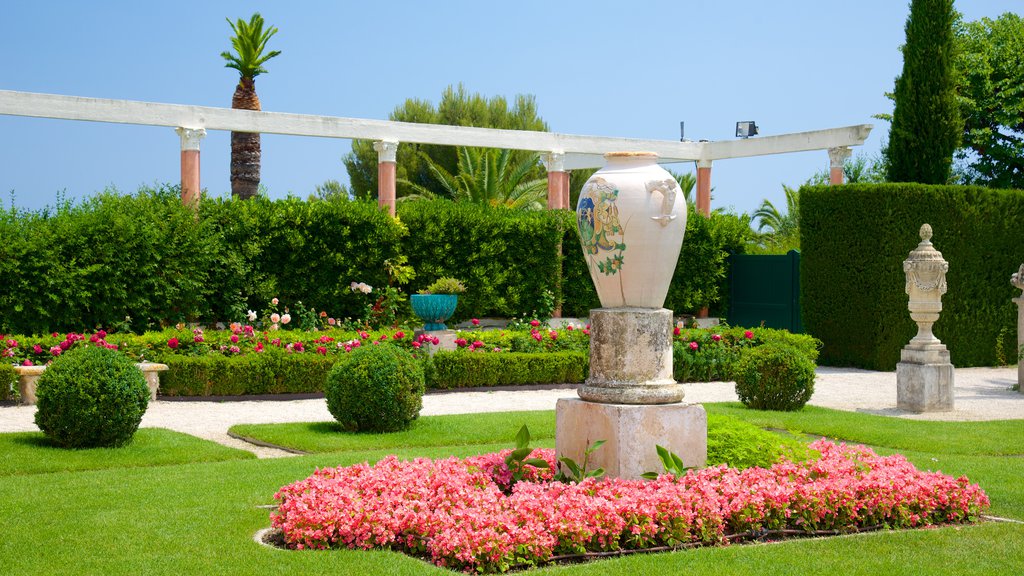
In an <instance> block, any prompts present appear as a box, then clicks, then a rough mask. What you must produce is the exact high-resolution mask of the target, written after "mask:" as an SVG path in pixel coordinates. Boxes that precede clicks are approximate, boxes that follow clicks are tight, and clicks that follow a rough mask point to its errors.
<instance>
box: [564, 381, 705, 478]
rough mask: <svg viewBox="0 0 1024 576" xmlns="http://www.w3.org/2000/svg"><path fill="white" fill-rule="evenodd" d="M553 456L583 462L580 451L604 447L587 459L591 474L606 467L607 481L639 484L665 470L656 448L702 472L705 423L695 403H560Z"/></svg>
mask: <svg viewBox="0 0 1024 576" xmlns="http://www.w3.org/2000/svg"><path fill="white" fill-rule="evenodd" d="M556 414H557V420H556V430H557V433H556V437H555V454H556V455H557V457H559V458H561V457H564V456H567V457H569V458H572V459H573V460H575V461H576V462H577V463H578V464H582V463H583V452H584V450H586V449H587V446H589V445H590V444H592V443H593V442H595V441H597V440H604V441H605V444H604V445H603V446H601V447H600V448H598V449H597V450H596V451H594V453H593V454H591V455H590V460H589V461H588V463H587V468H588V469H589V470H595V469H597V468H604V470H605V474H607V476H608V477H611V478H631V479H639V478H640V475H641V474H643V473H644V472H658V473H661V472H662V471H663V469H664V468H663V466H662V464H661V460H660V459H659V458H658V453H657V450H656V449H655V446H656V445H661V446H664V447H665V448H668V449H669V450H670V451H672V452H675V453H676V454H678V455H679V457H680V458H682V459H683V464H684V465H686V466H694V467H698V468H700V467H703V466H704V465H705V464H706V463H707V457H708V418H707V414H706V413H705V412H704V407H703V406H701V405H699V404H683V403H675V404H660V405H653V406H637V405H629V404H600V403H597V402H586V401H583V400H578V399H576V398H561V399H559V400H558V404H557V405H556Z"/></svg>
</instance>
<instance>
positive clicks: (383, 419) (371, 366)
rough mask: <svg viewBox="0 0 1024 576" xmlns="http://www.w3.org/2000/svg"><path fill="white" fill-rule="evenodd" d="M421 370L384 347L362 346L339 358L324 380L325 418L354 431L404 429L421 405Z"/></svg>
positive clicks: (409, 359) (397, 351) (395, 350)
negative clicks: (334, 420) (327, 415)
mask: <svg viewBox="0 0 1024 576" xmlns="http://www.w3.org/2000/svg"><path fill="white" fill-rule="evenodd" d="M424 387H425V384H424V377H423V367H422V366H420V364H419V363H418V362H417V361H416V359H415V358H413V357H412V355H411V354H409V353H408V352H406V351H405V350H402V349H401V348H398V347H396V346H390V345H377V346H363V347H360V348H356V349H355V350H352V351H351V352H349V353H347V354H344V355H343V356H342V357H341V360H339V361H338V363H337V364H335V365H334V368H333V369H331V373H330V374H329V375H328V377H327V384H326V386H325V387H324V396H326V398H327V409H328V410H330V411H331V415H333V416H334V418H335V419H336V420H337V421H338V422H339V423H340V424H341V425H342V426H343V427H344V428H346V429H348V430H357V431H360V432H394V431H396V430H404V429H406V428H408V427H409V424H411V423H412V421H413V420H415V419H416V418H417V417H418V416H419V414H420V409H421V408H422V407H423V390H424Z"/></svg>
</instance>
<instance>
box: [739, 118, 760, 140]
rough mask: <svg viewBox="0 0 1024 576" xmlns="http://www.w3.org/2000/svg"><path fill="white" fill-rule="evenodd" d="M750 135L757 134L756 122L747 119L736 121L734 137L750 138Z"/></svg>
mask: <svg viewBox="0 0 1024 576" xmlns="http://www.w3.org/2000/svg"><path fill="white" fill-rule="evenodd" d="M751 136H757V123H756V122H754V121H753V120H747V121H745V122H737V123H736V137H737V138H750V137H751Z"/></svg>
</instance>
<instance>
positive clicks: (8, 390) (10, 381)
mask: <svg viewBox="0 0 1024 576" xmlns="http://www.w3.org/2000/svg"><path fill="white" fill-rule="evenodd" d="M17 382H18V374H17V372H15V371H14V366H12V365H10V364H5V363H3V362H0V400H13V399H14V396H15V390H16V386H17Z"/></svg>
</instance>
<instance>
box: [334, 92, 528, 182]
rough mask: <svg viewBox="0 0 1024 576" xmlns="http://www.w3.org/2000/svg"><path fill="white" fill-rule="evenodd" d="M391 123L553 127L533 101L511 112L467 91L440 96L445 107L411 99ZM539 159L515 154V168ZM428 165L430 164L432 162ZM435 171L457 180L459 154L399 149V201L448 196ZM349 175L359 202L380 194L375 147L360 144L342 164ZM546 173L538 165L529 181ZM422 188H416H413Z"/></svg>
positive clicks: (500, 101) (522, 98) (519, 99)
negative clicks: (429, 195)
mask: <svg viewBox="0 0 1024 576" xmlns="http://www.w3.org/2000/svg"><path fill="white" fill-rule="evenodd" d="M389 118H390V119H391V120H395V121H399V122H418V123H422V124H446V125H449V126H475V127H479V128H502V129H507V130H536V131H540V132H546V131H547V130H548V125H547V124H546V123H545V122H544V121H543V120H542V119H541V118H540V116H539V115H538V114H537V102H536V99H535V98H534V97H533V96H528V95H522V94H520V95H517V96H516V97H515V102H514V104H513V105H512V106H509V103H508V101H507V100H506V99H505V98H504V97H503V96H495V97H492V98H486V97H484V96H481V95H480V94H478V93H474V94H470V93H468V92H467V91H466V88H465V87H464V86H463V85H462V84H459V85H458V86H455V87H453V86H449V87H448V88H446V89H445V91H444V93H443V94H442V95H441V101H440V103H439V104H438V105H437V106H436V107H435V106H434V105H433V104H431V103H430V102H427V101H425V100H418V99H408V100H406V101H405V103H404V104H402V105H401V106H399V107H397V108H395V110H394V111H393V112H392V113H391V114H390V116H389ZM531 156H533V157H536V154H535V153H532V152H525V151H516V152H512V153H511V154H510V158H509V162H510V164H511V165H512V166H519V165H521V164H522V163H523V161H524V160H523V159H524V158H527V157H531ZM428 159H429V160H428ZM431 161H432V162H433V166H436V167H440V168H442V169H443V170H444V171H445V172H448V173H449V174H457V173H458V166H459V152H458V151H457V150H456V147H454V146H439V145H432V144H414V143H409V142H403V143H400V145H399V146H398V152H397V157H396V165H397V167H396V171H397V176H398V179H399V183H398V186H397V190H396V193H397V196H398V197H402V196H406V195H409V194H417V193H419V192H417V190H421V189H426V190H429V191H430V192H432V193H434V194H436V195H439V196H445V195H446V192H445V189H444V187H443V186H442V185H441V183H440V182H439V181H438V179H437V177H436V176H435V175H434V173H433V172H432V170H431V166H432V164H431ZM343 162H344V163H345V168H346V170H348V175H349V181H350V182H351V185H352V192H353V194H355V195H356V196H357V197H370V198H373V197H375V196H376V194H377V152H376V151H375V150H374V149H373V142H371V141H369V140H355V141H353V142H352V152H351V153H349V154H348V155H346V156H345V157H344V158H343ZM544 175H545V174H544V168H543V166H541V165H540V164H539V163H537V164H536V166H535V167H534V169H533V170H532V171H531V172H530V174H529V178H528V179H536V178H543V177H544ZM414 185H415V186H419V187H420V188H414V187H413V186H414Z"/></svg>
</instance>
